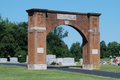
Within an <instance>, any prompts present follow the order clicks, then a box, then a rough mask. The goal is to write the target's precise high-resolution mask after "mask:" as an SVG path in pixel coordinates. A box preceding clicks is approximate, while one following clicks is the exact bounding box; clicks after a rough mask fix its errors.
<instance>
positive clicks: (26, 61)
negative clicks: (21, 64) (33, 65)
mask: <svg viewBox="0 0 120 80" xmlns="http://www.w3.org/2000/svg"><path fill="white" fill-rule="evenodd" d="M25 63H28V55H27V56H26V62H25Z"/></svg>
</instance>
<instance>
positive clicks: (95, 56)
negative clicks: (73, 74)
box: [26, 8, 101, 69]
mask: <svg viewBox="0 0 120 80" xmlns="http://www.w3.org/2000/svg"><path fill="white" fill-rule="evenodd" d="M26 11H27V12H28V69H47V64H46V36H47V34H48V33H49V32H50V31H51V30H52V29H53V28H55V27H57V26H59V25H69V26H71V27H73V28H74V29H76V30H77V31H78V32H79V33H80V34H81V36H82V38H83V68H84V69H95V68H100V31H99V16H100V15H101V14H100V13H79V12H67V11H54V10H48V9H34V8H33V9H29V10H26ZM73 34H74V33H73ZM76 37H77V36H76Z"/></svg>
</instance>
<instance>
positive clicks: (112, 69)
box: [97, 64, 120, 73]
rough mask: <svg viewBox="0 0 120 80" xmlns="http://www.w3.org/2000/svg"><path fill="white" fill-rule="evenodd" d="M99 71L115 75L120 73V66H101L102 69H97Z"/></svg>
mask: <svg viewBox="0 0 120 80" xmlns="http://www.w3.org/2000/svg"><path fill="white" fill-rule="evenodd" d="M97 70H98V71H106V72H114V73H120V66H114V65H103V64H102V65H101V68H100V69H97Z"/></svg>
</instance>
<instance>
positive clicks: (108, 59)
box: [100, 57, 110, 61]
mask: <svg viewBox="0 0 120 80" xmlns="http://www.w3.org/2000/svg"><path fill="white" fill-rule="evenodd" d="M100 60H107V61H110V58H109V57H107V58H102V59H100Z"/></svg>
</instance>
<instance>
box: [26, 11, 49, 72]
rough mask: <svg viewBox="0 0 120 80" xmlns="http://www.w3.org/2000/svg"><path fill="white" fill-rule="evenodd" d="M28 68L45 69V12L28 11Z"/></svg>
mask: <svg viewBox="0 0 120 80" xmlns="http://www.w3.org/2000/svg"><path fill="white" fill-rule="evenodd" d="M28 69H30V70H34V69H47V64H46V27H45V14H44V13H40V12H29V16H28Z"/></svg>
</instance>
